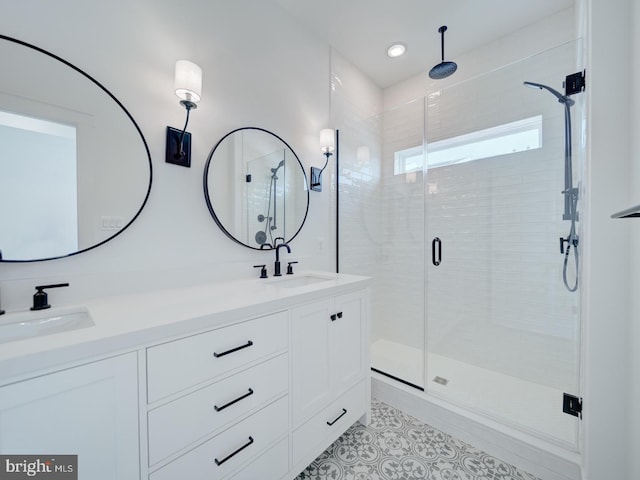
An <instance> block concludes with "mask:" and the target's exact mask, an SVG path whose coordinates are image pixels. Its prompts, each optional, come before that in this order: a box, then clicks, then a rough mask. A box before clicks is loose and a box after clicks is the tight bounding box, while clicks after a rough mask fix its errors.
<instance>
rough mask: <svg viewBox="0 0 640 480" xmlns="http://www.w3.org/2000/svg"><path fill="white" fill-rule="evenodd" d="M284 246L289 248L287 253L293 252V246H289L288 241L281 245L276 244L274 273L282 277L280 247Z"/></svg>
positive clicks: (275, 275)
mask: <svg viewBox="0 0 640 480" xmlns="http://www.w3.org/2000/svg"><path fill="white" fill-rule="evenodd" d="M282 247H284V248H286V249H287V253H291V247H289V245H287V244H286V243H281V244H280V245H278V246H276V248H275V250H276V263H275V265H274V267H273V270H274V273H273V276H274V277H281V276H282V273H281V272H280V249H281V248H282Z"/></svg>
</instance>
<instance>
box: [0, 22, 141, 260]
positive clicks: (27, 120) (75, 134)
mask: <svg viewBox="0 0 640 480" xmlns="http://www.w3.org/2000/svg"><path fill="white" fill-rule="evenodd" d="M0 60H1V61H2V64H3V74H2V75H1V76H0V144H1V145H3V152H2V153H1V154H0V225H2V228H1V229H0V252H1V257H0V261H2V262H38V261H45V260H53V259H58V258H64V257H69V256H72V255H77V254H79V253H83V252H86V251H89V250H92V249H94V248H96V247H98V246H101V245H103V244H105V243H106V242H108V241H109V240H112V239H113V238H115V237H117V236H118V235H120V234H122V233H123V232H124V231H125V230H126V229H127V228H128V227H129V226H130V225H131V224H132V223H133V222H134V221H135V220H136V219H137V218H138V216H139V215H140V213H141V212H142V209H143V208H144V206H145V205H146V203H147V200H148V198H149V194H150V192H151V184H152V177H153V170H152V163H151V154H150V151H149V147H148V145H147V141H146V139H145V138H144V135H143V134H142V131H141V130H140V127H139V126H138V124H137V123H136V121H135V119H134V118H133V116H132V115H131V113H129V111H128V110H127V109H126V108H125V106H124V105H123V104H122V103H121V102H120V101H119V100H118V99H117V98H116V97H115V96H114V95H113V94H112V93H111V92H110V91H109V90H108V89H107V88H106V87H105V86H104V85H102V84H101V83H100V82H99V81H98V80H96V79H95V78H93V77H92V76H91V75H89V74H88V73H86V72H84V71H83V70H81V69H80V68H78V67H77V66H75V65H73V64H72V63H71V62H69V61H67V60H65V59H63V58H61V57H59V56H58V55H56V54H54V53H51V52H49V51H47V50H44V49H43V48H40V47H38V46H36V45H32V44H30V43H27V42H24V41H22V40H18V39H16V38H12V37H8V36H6V35H0Z"/></svg>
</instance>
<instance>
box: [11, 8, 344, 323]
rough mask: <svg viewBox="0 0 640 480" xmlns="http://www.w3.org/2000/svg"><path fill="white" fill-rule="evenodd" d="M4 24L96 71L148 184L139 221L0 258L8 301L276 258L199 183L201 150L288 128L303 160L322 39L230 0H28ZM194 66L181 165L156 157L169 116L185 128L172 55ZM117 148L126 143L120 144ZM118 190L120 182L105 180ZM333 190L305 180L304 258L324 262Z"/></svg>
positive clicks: (316, 123) (80, 294)
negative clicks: (311, 186) (124, 119)
mask: <svg viewBox="0 0 640 480" xmlns="http://www.w3.org/2000/svg"><path fill="white" fill-rule="evenodd" d="M0 31H1V32H2V33H3V34H5V35H8V36H12V37H15V38H18V39H21V40H24V41H27V42H29V43H32V44H35V45H38V46H40V47H42V48H45V49H47V50H49V51H50V52H52V53H55V54H57V55H59V56H61V57H63V58H65V59H66V60H68V61H70V62H72V63H74V64H75V65H77V66H78V67H80V68H82V69H83V70H84V71H86V72H87V73H88V74H90V75H92V76H93V77H94V78H96V79H97V80H98V81H100V82H101V83H103V84H104V85H105V86H106V87H107V88H108V89H109V90H110V91H111V92H112V93H113V94H114V95H115V96H116V97H117V98H118V99H119V100H120V101H121V102H122V103H123V104H124V105H125V106H126V107H127V109H128V110H129V111H130V112H131V114H132V115H133V117H134V118H135V119H136V121H137V122H138V124H139V125H140V128H141V129H142V131H143V133H144V135H145V137H146V140H147V142H148V144H149V147H150V150H151V155H152V159H153V168H154V170H153V175H154V177H153V188H152V191H151V196H150V198H149V202H148V204H147V206H146V208H145V209H144V211H143V212H142V214H141V216H140V217H139V218H138V220H137V221H136V222H135V223H134V224H133V225H132V226H131V227H130V228H129V229H128V230H127V231H125V232H124V233H123V234H122V235H120V236H119V237H117V238H116V239H114V240H113V241H111V242H109V243H108V244H106V245H104V246H102V247H100V248H97V249H95V250H92V251H90V252H87V253H85V254H82V255H78V256H75V257H70V258H66V259H60V260H54V261H47V262H39V263H27V264H0V288H1V289H2V301H3V308H4V309H5V310H9V311H10V310H19V309H25V308H27V307H29V306H30V303H31V295H32V293H33V291H34V290H33V286H35V285H38V284H41V283H48V282H57V281H69V282H70V283H71V287H69V288H67V289H61V290H58V291H55V292H52V294H51V297H50V300H51V303H52V304H53V305H60V304H65V303H75V302H82V300H83V299H84V298H89V297H93V296H103V295H111V294H115V293H120V292H131V291H136V290H143V289H150V288H158V287H164V286H167V287H170V286H176V285H186V284H189V283H195V282H199V281H203V280H208V279H222V278H227V277H229V276H233V277H252V276H254V275H257V272H255V271H254V269H253V268H252V266H253V265H254V264H256V263H268V264H270V265H269V266H270V270H271V269H272V265H271V264H272V263H273V260H274V258H273V257H274V256H273V255H272V254H271V253H267V252H258V251H253V250H249V249H246V248H244V247H241V246H239V245H236V244H235V243H233V242H232V241H230V240H229V239H228V238H227V237H226V236H225V235H224V234H223V232H222V231H220V230H219V229H218V227H217V226H216V225H215V223H214V221H213V219H212V218H211V217H210V215H209V212H208V211H207V208H206V205H205V202H204V197H203V193H202V172H203V167H204V163H205V161H206V158H207V155H208V153H209V151H210V149H211V148H212V147H213V146H214V145H215V143H216V142H217V141H218V140H219V139H220V138H221V137H222V136H223V135H224V134H226V133H227V132H229V131H231V130H233V129H235V128H238V127H242V126H258V127H262V128H265V129H268V130H271V131H273V132H274V133H276V134H277V135H279V136H281V137H282V138H284V139H285V140H286V141H287V142H288V143H289V144H290V145H291V146H292V148H293V149H294V150H295V151H296V153H297V154H298V156H299V157H300V159H301V161H302V162H303V164H304V165H305V170H306V171H307V172H308V169H309V166H310V165H317V164H318V163H319V162H320V160H321V159H322V156H321V155H319V154H318V138H317V135H318V131H319V130H320V128H323V127H324V126H325V123H326V120H327V118H328V115H329V112H328V109H329V106H328V96H327V92H328V85H327V83H328V65H329V58H328V55H329V49H328V46H327V45H326V44H324V43H323V42H322V41H320V40H319V39H318V38H316V37H315V36H313V35H312V34H310V33H308V32H307V31H306V30H304V29H303V28H301V27H299V26H298V24H297V23H296V22H295V21H294V20H293V19H292V18H290V17H289V16H288V15H287V14H285V13H283V12H282V11H281V10H280V9H279V8H275V7H274V5H273V4H272V3H271V2H262V1H260V0H238V1H234V2H202V1H198V0H183V1H181V2H178V3H176V2H174V1H169V0H138V1H136V2H130V1H127V0H114V1H111V2H86V1H84V0H60V1H56V2H48V1H43V0H25V1H22V2H9V3H8V4H6V5H4V6H3V13H2V16H0ZM178 59H188V60H191V61H194V62H196V63H198V64H199V65H200V66H201V67H202V69H203V72H204V74H203V76H204V79H203V98H202V101H201V102H200V104H199V108H198V109H197V110H196V111H194V112H192V115H191V120H190V123H189V131H190V132H191V133H192V138H193V146H192V148H193V152H192V167H191V168H190V169H187V168H183V167H178V166H175V165H170V164H166V163H165V162H164V153H165V152H164V145H165V138H164V137H165V128H166V126H167V125H171V126H175V127H181V126H182V125H183V123H184V115H185V111H184V109H183V108H182V107H181V106H180V105H179V104H178V98H177V97H176V96H175V95H174V93H173V70H174V63H175V61H176V60H178ZM122 154H123V155H126V154H127V152H123V153H122ZM114 188H117V186H116V185H114ZM330 195H331V192H330V191H325V192H323V193H321V194H316V193H313V192H312V195H311V205H310V209H309V217H308V221H307V224H306V226H305V228H304V229H303V230H302V232H301V234H300V235H299V236H298V237H297V238H296V239H295V240H294V241H293V242H292V245H291V247H292V251H293V252H292V254H291V257H292V259H296V260H300V265H299V268H319V269H331V268H332V267H333V262H332V260H333V259H332V258H331V257H330V251H329V250H330V243H328V244H327V246H326V248H325V249H324V251H319V248H318V242H317V241H316V240H317V238H318V237H325V238H326V239H327V242H330V241H331V239H330V236H329V235H328V234H327V231H328V229H329V228H330V220H331V215H330Z"/></svg>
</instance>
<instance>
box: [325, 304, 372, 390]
mask: <svg viewBox="0 0 640 480" xmlns="http://www.w3.org/2000/svg"><path fill="white" fill-rule="evenodd" d="M362 301H363V298H362V294H361V293H360V292H356V293H349V294H346V295H341V296H338V297H336V300H335V307H334V310H335V311H334V312H332V315H335V317H333V316H332V319H333V318H335V320H332V321H331V328H330V335H329V358H331V385H332V392H333V395H334V396H335V395H341V394H342V393H343V392H345V391H346V390H348V389H349V388H351V387H352V386H353V385H354V384H355V383H356V382H357V381H358V380H360V379H361V378H362V377H363V374H364V356H363V349H364V340H365V338H364V331H363V327H362V323H363V317H362V315H363V308H362Z"/></svg>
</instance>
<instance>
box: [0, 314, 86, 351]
mask: <svg viewBox="0 0 640 480" xmlns="http://www.w3.org/2000/svg"><path fill="white" fill-rule="evenodd" d="M93 325H95V323H94V321H93V319H92V318H91V315H90V314H89V310H87V309H86V308H82V307H77V308H55V309H47V310H38V311H28V312H17V313H7V314H5V315H2V316H0V343H7V342H13V341H15V340H22V339H25V338H33V337H40V336H43V335H51V334H54V333H60V332H68V331H70V330H77V329H79V328H86V327H91V326H93Z"/></svg>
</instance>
